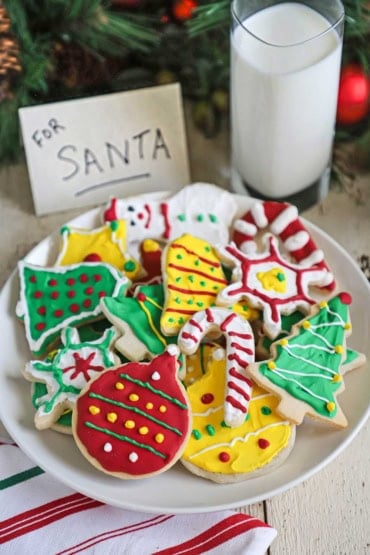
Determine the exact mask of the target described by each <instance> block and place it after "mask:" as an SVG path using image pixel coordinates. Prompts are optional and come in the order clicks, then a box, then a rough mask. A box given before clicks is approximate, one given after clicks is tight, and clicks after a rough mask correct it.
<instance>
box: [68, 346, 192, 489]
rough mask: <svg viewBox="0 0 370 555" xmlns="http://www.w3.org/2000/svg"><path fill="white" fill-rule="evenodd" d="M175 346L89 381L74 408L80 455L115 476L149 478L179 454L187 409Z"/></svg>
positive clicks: (187, 426) (184, 438) (185, 431)
mask: <svg viewBox="0 0 370 555" xmlns="http://www.w3.org/2000/svg"><path fill="white" fill-rule="evenodd" d="M177 354H178V349H177V347H176V346H175V345H171V346H170V347H168V348H167V351H166V352H164V353H163V354H161V355H159V356H158V357H155V358H154V359H153V360H151V361H150V362H147V363H143V362H142V363H138V362H128V363H126V364H123V365H121V366H118V367H116V368H114V369H111V370H106V371H105V372H103V373H102V374H100V375H99V376H98V377H97V378H95V379H93V380H91V381H90V382H89V383H88V385H87V386H86V387H85V389H84V390H83V391H82V393H81V395H80V396H79V398H78V399H77V404H76V409H75V410H74V411H73V418H72V428H73V435H74V438H75V440H76V443H77V446H78V447H79V449H80V451H81V452H82V454H83V455H84V456H85V457H86V458H87V459H88V460H89V461H90V462H91V463H92V464H93V465H94V466H95V467H96V468H98V469H100V470H102V471H103V472H106V473H108V474H111V475H112V476H116V477H118V478H123V479H128V478H142V477H148V476H153V475H155V474H158V473H161V472H164V471H165V470H167V469H168V468H170V467H171V466H172V465H173V464H174V463H175V462H176V461H177V460H178V459H179V457H180V456H181V454H182V451H183V449H184V447H185V445H186V442H187V440H188V438H189V434H190V431H191V413H190V407H189V403H188V398H187V395H186V392H185V389H184V387H183V386H182V384H181V382H180V381H179V380H178V378H177Z"/></svg>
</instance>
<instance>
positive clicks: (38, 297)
mask: <svg viewBox="0 0 370 555" xmlns="http://www.w3.org/2000/svg"><path fill="white" fill-rule="evenodd" d="M33 296H34V297H35V299H41V297H42V291H35V292H34V294H33Z"/></svg>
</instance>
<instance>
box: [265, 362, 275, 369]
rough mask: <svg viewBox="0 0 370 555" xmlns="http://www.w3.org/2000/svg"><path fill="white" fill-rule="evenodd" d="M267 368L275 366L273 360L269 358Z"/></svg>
mask: <svg viewBox="0 0 370 555" xmlns="http://www.w3.org/2000/svg"><path fill="white" fill-rule="evenodd" d="M267 368H268V369H269V370H275V368H276V364H275V362H274V361H273V360H270V361H269V362H268V363H267Z"/></svg>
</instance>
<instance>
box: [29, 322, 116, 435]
mask: <svg viewBox="0 0 370 555" xmlns="http://www.w3.org/2000/svg"><path fill="white" fill-rule="evenodd" d="M115 337H116V333H115V331H114V330H113V328H110V329H107V330H106V331H105V332H104V335H103V336H102V337H101V338H100V339H98V340H95V341H86V342H81V341H80V337H79V334H78V331H77V329H75V328H70V327H67V328H65V329H64V330H63V331H62V336H61V340H62V344H63V347H62V348H60V349H58V350H57V351H56V352H55V353H54V354H53V356H51V357H49V359H46V360H32V361H31V362H28V363H27V364H26V366H25V368H24V370H23V375H24V377H25V378H26V379H27V380H29V381H31V382H40V383H43V384H45V385H46V392H45V393H44V395H42V396H40V397H38V398H37V405H38V406H37V411H36V414H35V426H36V428H37V429H39V430H44V429H46V428H50V427H51V426H53V425H55V424H56V423H57V422H58V420H59V418H60V417H61V416H62V415H63V413H64V412H65V411H68V410H71V409H73V407H74V405H75V402H76V398H77V396H78V395H79V394H80V392H81V389H83V388H84V387H85V385H86V383H87V382H88V381H89V380H90V379H91V378H93V377H94V376H96V375H97V374H98V373H100V372H102V371H103V370H104V369H105V368H109V367H112V366H115V365H116V364H118V363H119V359H118V357H117V356H116V355H114V353H113V351H112V347H113V343H114V340H115Z"/></svg>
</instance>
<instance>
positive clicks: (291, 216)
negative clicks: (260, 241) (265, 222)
mask: <svg viewBox="0 0 370 555" xmlns="http://www.w3.org/2000/svg"><path fill="white" fill-rule="evenodd" d="M297 218H298V208H297V207H296V206H293V205H290V206H288V207H287V208H285V210H283V211H282V212H281V213H280V214H279V215H278V216H277V218H276V219H275V220H274V221H272V222H271V224H270V228H271V231H272V232H273V233H275V234H276V235H280V234H281V233H282V232H283V231H284V229H285V228H287V227H288V225H289V224H291V223H293V222H294V221H295V220H296V219H297Z"/></svg>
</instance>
